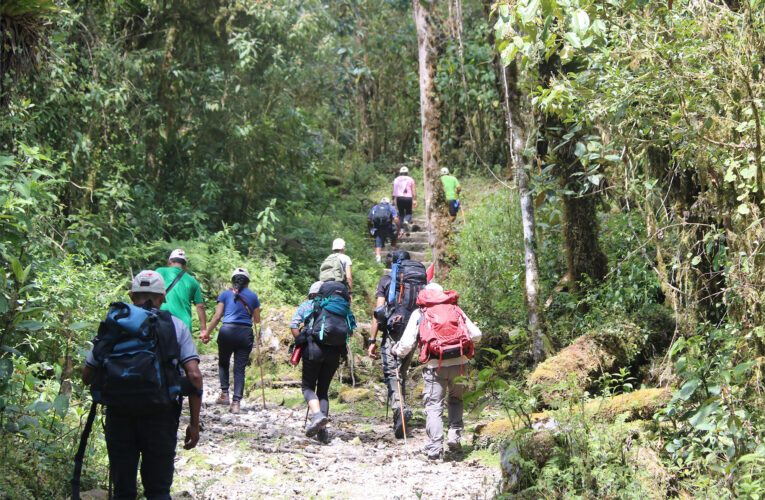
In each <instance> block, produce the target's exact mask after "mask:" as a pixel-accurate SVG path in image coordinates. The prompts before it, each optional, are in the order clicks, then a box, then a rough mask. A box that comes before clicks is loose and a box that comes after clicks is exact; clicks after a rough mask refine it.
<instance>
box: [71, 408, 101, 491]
mask: <svg viewBox="0 0 765 500" xmlns="http://www.w3.org/2000/svg"><path fill="white" fill-rule="evenodd" d="M97 410H98V403H91V404H90V413H88V419H87V420H86V421H85V428H84V429H83V430H82V436H80V446H79V448H77V454H76V455H75V456H74V473H73V474H72V481H71V484H72V500H80V476H81V475H82V461H83V459H84V458H85V448H87V446H88V436H90V431H91V429H92V428H93V421H94V420H95V419H96V413H97Z"/></svg>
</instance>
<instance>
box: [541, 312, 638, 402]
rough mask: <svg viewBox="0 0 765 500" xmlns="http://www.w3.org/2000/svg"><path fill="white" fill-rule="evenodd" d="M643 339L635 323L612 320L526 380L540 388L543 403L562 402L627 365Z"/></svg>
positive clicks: (547, 362)
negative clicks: (612, 321) (603, 375)
mask: <svg viewBox="0 0 765 500" xmlns="http://www.w3.org/2000/svg"><path fill="white" fill-rule="evenodd" d="M644 342H645V335H644V332H643V330H642V329H641V328H639V327H638V326H637V325H636V324H634V323H631V322H624V323H620V324H617V323H609V324H607V325H604V326H602V327H601V328H599V329H598V330H597V331H595V332H592V333H588V334H586V335H582V336H581V337H579V338H577V339H576V340H575V341H574V342H573V343H572V344H571V345H569V346H568V347H566V348H564V349H562V350H561V351H560V352H559V353H558V354H556V355H555V356H552V357H550V358H548V359H547V360H545V361H544V362H543V363H540V364H539V365H538V366H537V367H536V369H535V370H534V371H533V372H532V373H531V375H529V378H528V379H527V383H528V385H529V387H531V388H534V389H535V390H537V391H539V397H540V399H541V401H542V402H543V403H545V404H547V405H553V404H555V403H559V402H560V401H562V400H564V399H566V397H568V396H570V395H574V394H577V393H582V392H584V391H586V390H588V389H590V388H592V387H593V385H594V383H595V381H596V380H597V379H598V378H599V377H600V376H601V375H602V374H603V373H608V372H613V371H615V370H618V369H619V368H621V367H623V366H626V365H628V364H629V362H630V360H631V359H633V358H634V357H635V356H636V355H637V353H639V352H640V351H641V350H642V348H643V346H644ZM572 393H573V394H572Z"/></svg>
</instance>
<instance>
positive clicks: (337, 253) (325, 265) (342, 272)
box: [319, 238, 353, 295]
mask: <svg viewBox="0 0 765 500" xmlns="http://www.w3.org/2000/svg"><path fill="white" fill-rule="evenodd" d="M352 266H353V261H351V258H350V257H348V255H346V254H345V240H344V239H342V238H335V239H334V240H333V241H332V253H331V254H329V255H328V256H327V258H326V259H324V261H323V262H322V263H321V266H320V267H319V281H322V282H327V281H338V282H340V283H343V284H344V285H345V286H346V287H348V293H349V294H351V295H353V273H352V271H351V267H352Z"/></svg>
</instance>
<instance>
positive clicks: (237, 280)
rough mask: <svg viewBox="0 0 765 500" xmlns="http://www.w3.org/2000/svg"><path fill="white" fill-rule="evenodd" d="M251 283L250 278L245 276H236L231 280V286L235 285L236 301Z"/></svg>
mask: <svg viewBox="0 0 765 500" xmlns="http://www.w3.org/2000/svg"><path fill="white" fill-rule="evenodd" d="M249 282H250V278H248V277H247V276H245V275H244V274H235V275H234V277H233V278H231V284H232V285H234V300H236V299H238V298H239V294H240V293H241V291H242V290H244V289H245V288H247V284H248V283H249Z"/></svg>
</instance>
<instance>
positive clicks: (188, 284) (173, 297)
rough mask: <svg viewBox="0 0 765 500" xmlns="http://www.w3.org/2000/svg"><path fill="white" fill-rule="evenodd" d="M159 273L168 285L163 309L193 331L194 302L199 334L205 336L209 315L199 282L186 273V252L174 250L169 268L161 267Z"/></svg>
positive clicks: (178, 249) (168, 260) (169, 258)
mask: <svg viewBox="0 0 765 500" xmlns="http://www.w3.org/2000/svg"><path fill="white" fill-rule="evenodd" d="M157 272H158V273H159V274H161V275H162V278H163V279H164V280H165V283H166V285H167V294H166V296H165V302H164V304H162V307H161V309H162V310H165V311H170V314H172V315H173V316H175V317H176V318H178V319H180V320H182V321H183V322H184V323H186V326H188V327H189V331H191V303H192V302H193V303H194V304H195V305H196V308H197V316H199V328H200V332H199V334H200V335H204V334H205V332H206V331H207V313H206V311H205V303H204V301H203V300H202V289H201V288H200V286H199V283H198V282H197V280H195V279H194V278H193V277H192V276H191V275H190V274H188V273H187V272H186V252H184V251H183V250H181V249H180V248H176V249H175V250H173V251H172V252H171V253H170V257H168V259H167V267H160V268H159V269H157ZM179 277H180V279H178V278H179ZM176 279H177V281H176Z"/></svg>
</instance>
